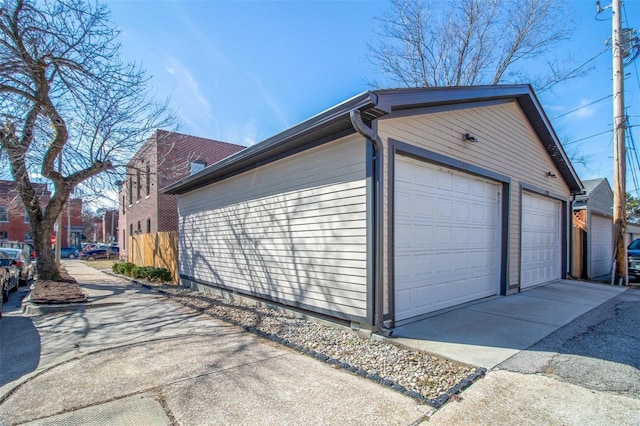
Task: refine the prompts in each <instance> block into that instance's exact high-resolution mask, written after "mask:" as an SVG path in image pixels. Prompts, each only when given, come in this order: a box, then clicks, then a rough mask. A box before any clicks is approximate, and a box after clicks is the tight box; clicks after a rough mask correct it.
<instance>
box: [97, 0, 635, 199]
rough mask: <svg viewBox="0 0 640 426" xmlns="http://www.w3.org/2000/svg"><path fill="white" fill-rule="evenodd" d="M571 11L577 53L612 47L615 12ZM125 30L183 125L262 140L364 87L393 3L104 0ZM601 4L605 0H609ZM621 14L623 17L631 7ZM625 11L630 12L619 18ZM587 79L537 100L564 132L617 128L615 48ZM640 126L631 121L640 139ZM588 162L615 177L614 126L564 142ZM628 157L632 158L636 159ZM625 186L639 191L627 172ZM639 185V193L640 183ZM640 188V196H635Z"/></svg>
mask: <svg viewBox="0 0 640 426" xmlns="http://www.w3.org/2000/svg"><path fill="white" fill-rule="evenodd" d="M569 3H570V6H571V9H572V11H573V12H574V14H575V21H576V26H575V28H574V37H573V40H571V41H570V42H567V43H566V44H565V45H564V46H563V47H562V48H561V49H559V51H558V52H556V54H557V55H558V56H560V57H562V56H563V55H565V54H568V52H571V54H573V55H574V56H575V58H576V60H577V62H576V65H580V64H581V63H583V62H584V61H587V60H589V59H591V58H593V57H595V56H597V55H598V54H599V53H601V52H603V51H604V50H605V49H606V46H605V41H606V40H607V39H608V38H609V37H610V35H611V20H610V18H611V12H610V10H606V11H605V12H603V13H601V14H600V15H599V16H598V19H600V21H598V20H596V19H595V15H596V13H595V10H596V7H595V1H591V0H590V1H572V2H569ZM108 5H109V7H110V8H111V10H112V20H113V21H114V22H115V23H116V24H117V25H118V26H119V27H120V28H121V29H122V31H123V36H122V43H123V47H122V55H123V58H124V59H126V60H135V61H138V62H140V63H141V64H142V66H143V67H144V68H146V69H147V70H148V71H149V73H150V74H151V75H152V76H153V80H152V82H151V83H152V85H153V86H154V87H155V88H156V90H157V93H158V95H159V96H160V97H167V96H169V97H170V98H171V105H172V107H173V108H174V109H175V110H176V112H177V113H178V114H179V115H180V117H181V120H182V123H183V126H182V127H181V129H180V130H181V131H182V132H184V133H188V134H193V135H197V136H202V137H208V138H212V139H218V140H223V141H227V142H233V143H238V144H243V145H251V144H253V143H256V142H260V141H261V140H264V139H266V138H268V137H269V136H272V135H274V134H276V133H278V132H280V131H282V130H285V129H286V128H288V127H290V126H292V125H294V124H296V123H298V122H300V121H303V120H305V119H307V118H309V117H311V116H312V115H315V114H316V113H318V112H321V111H323V110H325V109H326V108H329V107H331V106H333V105H335V104H337V103H339V102H341V101H343V100H345V99H348V98H350V97H351V96H353V95H356V94H358V93H360V92H362V91H365V90H368V89H370V87H369V86H368V85H367V82H366V81H367V77H368V76H370V75H371V74H372V73H373V72H374V71H375V70H374V68H373V66H372V65H371V64H370V63H369V62H368V61H367V60H366V55H367V40H368V39H369V38H370V37H373V33H372V30H371V27H372V25H374V20H373V18H374V17H375V16H376V15H380V13H381V12H382V11H384V10H385V9H386V8H388V7H389V6H388V3H387V2H386V1H383V0H380V1H356V0H353V1H179V2H171V1H109V2H108ZM602 5H603V6H606V5H608V3H607V2H606V1H602ZM624 10H625V12H626V13H625V14H624V15H623V26H624V27H632V28H633V27H635V28H636V29H640V0H627V1H626V2H625V6H624ZM625 15H626V16H625ZM625 17H626V18H628V20H627V22H624V20H625V19H624V18H625ZM591 64H593V69H592V70H591V72H590V73H589V75H588V76H587V77H583V78H579V79H574V80H571V81H568V82H565V83H561V84H559V85H557V86H556V87H555V89H554V91H553V93H545V94H543V95H541V96H540V100H541V102H542V104H543V106H544V108H545V110H546V112H547V115H548V116H549V117H550V118H551V119H552V123H553V125H554V128H555V129H556V132H557V133H558V135H559V137H560V138H561V140H563V141H574V140H577V139H582V138H587V137H589V136H592V135H596V134H598V133H601V132H606V131H607V130H610V129H611V127H612V122H613V119H612V114H613V113H612V101H611V98H610V97H609V98H606V99H605V100H603V101H600V102H597V103H595V104H593V105H591V106H588V107H584V108H581V109H579V110H578V111H576V112H573V113H570V114H567V115H564V116H563V117H560V118H554V117H557V116H560V115H562V114H565V113H567V112H569V111H572V110H574V109H576V108H580V107H583V106H584V105H587V104H589V103H591V102H593V101H595V100H598V99H600V98H603V97H606V96H608V95H610V94H611V92H612V88H611V75H612V71H611V52H610V50H607V51H605V52H604V53H602V54H600V56H598V57H597V59H596V60H594V61H592V62H591ZM639 69H640V58H639V59H638V60H636V62H635V63H633V64H631V65H630V66H627V67H626V68H625V72H626V73H627V74H628V76H627V79H626V82H625V96H626V99H625V103H626V105H627V108H628V114H629V115H630V120H631V124H632V125H637V126H640V77H639V76H638V70H639ZM638 128H640V127H636V128H633V129H632V131H633V133H634V136H635V135H638V136H637V137H636V139H637V143H638V144H639V145H640V132H638ZM566 148H567V151H568V152H569V153H570V154H571V155H574V154H579V155H582V156H583V157H584V158H586V160H587V164H586V166H585V165H583V164H579V163H575V164H574V166H575V168H576V170H577V171H578V174H579V176H580V177H581V178H582V179H591V178H596V177H607V178H609V181H610V182H611V183H613V181H612V174H613V158H612V155H613V154H612V153H613V147H612V136H611V134H610V132H609V133H606V134H603V135H600V136H596V137H591V138H588V139H584V140H582V141H579V142H575V143H570V144H569V145H567V147H566ZM629 167H631V165H630V166H629ZM627 190H628V191H630V192H631V191H635V190H636V188H635V183H634V182H633V179H632V175H631V173H629V178H628V184H627ZM636 194H637V193H636ZM637 195H640V194H637Z"/></svg>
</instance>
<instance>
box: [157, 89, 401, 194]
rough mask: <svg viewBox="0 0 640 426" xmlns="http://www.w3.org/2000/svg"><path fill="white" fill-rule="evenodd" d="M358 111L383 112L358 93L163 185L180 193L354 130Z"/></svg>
mask: <svg viewBox="0 0 640 426" xmlns="http://www.w3.org/2000/svg"><path fill="white" fill-rule="evenodd" d="M354 109H357V110H360V111H361V112H362V116H363V118H364V119H365V120H373V119H375V118H377V117H380V116H382V115H384V114H386V113H387V112H388V111H383V110H381V109H380V108H378V107H377V96H376V95H375V94H374V93H372V92H364V93H361V94H359V95H357V96H355V97H353V98H351V99H348V100H347V101H345V102H342V103H341V104H338V105H336V106H334V107H333V108H330V109H328V110H326V111H323V112H321V113H320V114H317V115H315V116H313V117H311V118H309V119H308V120H305V121H303V122H301V123H299V124H297V125H295V126H293V127H291V128H289V129H287V130H285V131H283V132H282V133H279V134H277V135H275V136H273V137H271V138H269V139H266V140H264V141H262V142H260V143H258V144H256V145H253V146H251V147H249V148H247V149H245V150H243V151H240V152H238V153H237V154H234V155H232V156H229V157H227V158H225V159H224V160H221V161H219V162H217V163H215V164H213V165H211V166H209V167H207V168H205V169H204V170H202V171H201V172H199V173H197V174H194V175H191V176H188V177H186V178H184V179H181V180H179V181H178V182H175V183H173V184H172V185H170V186H168V187H166V188H163V189H162V192H163V193H165V194H181V193H184V192H187V191H191V190H194V189H197V188H200V187H202V186H205V185H208V184H209V183H211V182H212V181H214V180H217V179H219V178H221V177H223V176H228V175H231V174H233V173H234V172H237V171H238V170H243V169H245V168H247V167H250V166H252V167H255V166H256V165H257V164H260V163H262V162H269V160H270V159H272V158H273V157H276V156H278V155H279V154H282V153H285V152H288V151H291V150H294V149H295V148H296V147H300V146H304V145H305V144H307V143H310V142H312V141H314V140H316V139H320V138H323V137H327V136H330V135H332V134H337V133H340V132H342V131H344V130H347V129H353V127H352V126H351V121H350V119H349V113H350V112H351V111H352V110H354ZM353 131H354V132H355V129H353Z"/></svg>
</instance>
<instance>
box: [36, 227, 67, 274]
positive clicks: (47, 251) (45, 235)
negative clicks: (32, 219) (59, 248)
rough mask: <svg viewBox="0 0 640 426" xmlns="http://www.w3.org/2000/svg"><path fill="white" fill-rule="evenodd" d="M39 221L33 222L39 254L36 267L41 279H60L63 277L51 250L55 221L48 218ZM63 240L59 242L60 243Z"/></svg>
mask: <svg viewBox="0 0 640 426" xmlns="http://www.w3.org/2000/svg"><path fill="white" fill-rule="evenodd" d="M36 222H39V223H32V224H31V228H32V230H33V245H34V246H35V250H36V253H37V256H38V262H37V265H36V269H37V272H38V279H39V280H54V281H56V280H59V279H60V278H61V275H60V269H59V268H58V264H57V263H56V258H55V255H54V253H53V250H51V240H50V237H51V235H52V234H53V222H51V223H49V222H50V221H47V220H40V221H38V220H36ZM60 243H61V242H58V244H60Z"/></svg>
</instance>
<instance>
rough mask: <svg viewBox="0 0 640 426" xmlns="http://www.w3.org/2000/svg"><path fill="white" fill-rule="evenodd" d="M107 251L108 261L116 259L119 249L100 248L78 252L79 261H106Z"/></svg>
mask: <svg viewBox="0 0 640 426" xmlns="http://www.w3.org/2000/svg"><path fill="white" fill-rule="evenodd" d="M107 250H109V255H108V258H109V259H118V255H119V254H120V249H119V248H118V247H111V249H107V248H101V249H95V250H89V251H83V252H80V260H89V261H90V260H97V259H107Z"/></svg>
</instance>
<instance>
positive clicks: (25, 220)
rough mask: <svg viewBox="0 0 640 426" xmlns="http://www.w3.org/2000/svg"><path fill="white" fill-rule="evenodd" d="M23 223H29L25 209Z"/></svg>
mask: <svg viewBox="0 0 640 426" xmlns="http://www.w3.org/2000/svg"><path fill="white" fill-rule="evenodd" d="M24 223H30V222H29V212H28V211H27V210H26V209H25V210H24Z"/></svg>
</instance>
